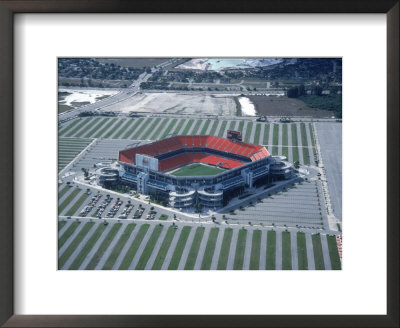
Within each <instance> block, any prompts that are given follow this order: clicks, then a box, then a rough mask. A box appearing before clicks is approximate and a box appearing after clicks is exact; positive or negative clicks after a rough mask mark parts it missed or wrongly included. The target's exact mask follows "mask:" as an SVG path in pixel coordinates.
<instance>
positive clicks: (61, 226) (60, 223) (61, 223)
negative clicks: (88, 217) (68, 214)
mask: <svg viewBox="0 0 400 328" xmlns="http://www.w3.org/2000/svg"><path fill="white" fill-rule="evenodd" d="M66 223H67V221H58V232H60V230H61V229H62V228H63V227H64V226H65V225H66Z"/></svg>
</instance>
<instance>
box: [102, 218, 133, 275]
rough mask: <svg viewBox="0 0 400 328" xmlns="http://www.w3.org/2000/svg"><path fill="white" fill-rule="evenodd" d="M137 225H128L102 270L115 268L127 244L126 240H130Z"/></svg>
mask: <svg viewBox="0 0 400 328" xmlns="http://www.w3.org/2000/svg"><path fill="white" fill-rule="evenodd" d="M135 227H136V224H135V223H131V224H128V225H127V227H126V228H125V230H124V232H123V233H122V235H121V237H120V238H119V239H118V241H117V244H116V245H115V247H114V248H113V250H112V252H111V254H110V256H109V257H108V259H107V261H106V263H104V266H103V268H102V270H111V269H112V268H113V266H114V264H115V262H116V261H117V258H118V256H119V254H121V252H122V249H123V247H124V246H125V244H126V242H127V241H128V239H129V237H130V236H131V234H132V231H133V229H135Z"/></svg>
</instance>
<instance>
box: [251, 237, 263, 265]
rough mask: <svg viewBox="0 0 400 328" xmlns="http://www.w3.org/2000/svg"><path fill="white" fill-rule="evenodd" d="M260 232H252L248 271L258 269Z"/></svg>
mask: <svg viewBox="0 0 400 328" xmlns="http://www.w3.org/2000/svg"><path fill="white" fill-rule="evenodd" d="M260 248H261V230H254V231H253V239H252V241H251V253H250V270H259V269H260Z"/></svg>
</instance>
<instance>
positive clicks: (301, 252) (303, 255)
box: [297, 232, 308, 270]
mask: <svg viewBox="0 0 400 328" xmlns="http://www.w3.org/2000/svg"><path fill="white" fill-rule="evenodd" d="M297 258H298V261H299V270H308V260H307V244H306V234H305V233H304V232H298V233H297Z"/></svg>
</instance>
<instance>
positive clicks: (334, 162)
mask: <svg viewBox="0 0 400 328" xmlns="http://www.w3.org/2000/svg"><path fill="white" fill-rule="evenodd" d="M315 127H316V130H317V131H316V132H317V134H318V140H319V144H320V149H321V155H322V160H323V163H324V167H325V173H326V178H327V182H328V189H329V196H330V199H331V203H332V209H333V212H334V214H335V216H336V217H337V218H338V219H339V220H340V221H341V220H342V124H341V123H327V122H318V123H315Z"/></svg>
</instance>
